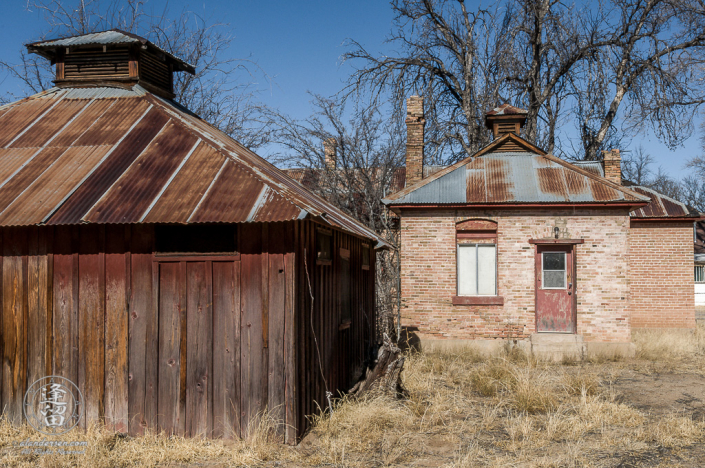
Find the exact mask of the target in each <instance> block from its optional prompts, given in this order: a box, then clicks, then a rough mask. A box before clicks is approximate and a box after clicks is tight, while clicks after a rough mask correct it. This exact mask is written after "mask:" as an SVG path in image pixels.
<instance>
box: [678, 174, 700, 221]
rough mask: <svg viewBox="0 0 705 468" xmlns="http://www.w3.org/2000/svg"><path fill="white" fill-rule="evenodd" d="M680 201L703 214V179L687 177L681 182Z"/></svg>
mask: <svg viewBox="0 0 705 468" xmlns="http://www.w3.org/2000/svg"><path fill="white" fill-rule="evenodd" d="M680 192H681V201H682V202H683V203H685V204H686V205H688V206H690V207H693V208H695V209H696V210H697V211H698V212H700V213H705V178H703V177H696V176H688V177H686V178H684V179H683V181H682V182H681V191H680Z"/></svg>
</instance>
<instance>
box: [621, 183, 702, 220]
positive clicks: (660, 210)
mask: <svg viewBox="0 0 705 468" xmlns="http://www.w3.org/2000/svg"><path fill="white" fill-rule="evenodd" d="M629 188H630V189H632V190H634V191H635V192H637V193H640V194H642V195H645V196H647V197H649V198H650V199H651V202H650V203H649V204H648V205H646V206H643V207H641V208H639V209H636V210H634V211H632V212H631V217H632V218H683V217H685V218H689V217H693V216H699V215H698V214H697V213H691V211H690V210H689V209H688V207H687V206H686V205H685V204H683V203H681V202H679V201H678V200H674V199H673V198H670V197H667V196H666V195H663V194H661V193H658V192H657V191H656V190H653V189H650V188H648V187H641V186H636V185H632V186H630V187H629Z"/></svg>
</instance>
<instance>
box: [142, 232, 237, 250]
mask: <svg viewBox="0 0 705 468" xmlns="http://www.w3.org/2000/svg"><path fill="white" fill-rule="evenodd" d="M154 235H155V247H156V251H157V253H158V254H169V255H204V254H206V255H207V254H228V253H229V254H234V253H236V252H237V232H236V228H235V226H234V225H232V224H231V225H227V224H190V225H172V224H158V225H157V226H155V228H154Z"/></svg>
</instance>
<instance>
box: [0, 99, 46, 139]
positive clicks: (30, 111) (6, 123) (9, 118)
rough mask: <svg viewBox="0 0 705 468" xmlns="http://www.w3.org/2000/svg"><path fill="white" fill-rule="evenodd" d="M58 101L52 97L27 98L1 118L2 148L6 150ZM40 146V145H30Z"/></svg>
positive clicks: (0, 136)
mask: <svg viewBox="0 0 705 468" xmlns="http://www.w3.org/2000/svg"><path fill="white" fill-rule="evenodd" d="M56 102H57V100H56V99H52V98H51V97H46V96H45V97H39V98H35V99H32V98H27V99H25V100H23V101H20V102H18V103H17V104H16V105H15V106H13V107H12V108H10V109H9V110H8V111H7V112H6V113H5V114H3V116H2V117H0V129H2V132H0V147H1V148H4V147H5V146H7V144H8V143H10V142H11V141H12V140H14V139H15V138H16V137H17V136H18V135H19V134H20V133H22V132H23V131H25V130H27V129H28V127H29V126H30V125H31V124H32V123H33V122H34V121H35V120H36V119H37V118H38V117H39V116H41V114H42V112H45V111H46V110H47V109H48V108H50V107H51V106H52V105H54V104H56ZM28 146H39V145H34V144H32V145H28Z"/></svg>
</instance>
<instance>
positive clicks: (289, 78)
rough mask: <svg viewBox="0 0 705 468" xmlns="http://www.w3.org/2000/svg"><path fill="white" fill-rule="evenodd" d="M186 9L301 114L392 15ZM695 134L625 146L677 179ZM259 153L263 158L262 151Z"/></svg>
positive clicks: (365, 0)
mask: <svg viewBox="0 0 705 468" xmlns="http://www.w3.org/2000/svg"><path fill="white" fill-rule="evenodd" d="M163 4H164V2H161V1H156V2H148V5H152V6H153V7H154V8H155V9H161V8H163V7H162V5H163ZM25 5H26V0H4V1H3V15H2V16H3V18H2V25H3V27H2V28H0V54H1V57H2V59H3V60H6V61H10V62H16V61H18V60H19V49H20V47H21V45H22V44H24V43H26V42H29V41H32V40H36V39H37V38H38V36H39V34H40V31H41V30H42V28H43V20H42V18H41V17H40V16H39V15H38V14H37V13H36V12H28V11H27V10H26V9H25ZM184 8H187V9H189V10H192V11H194V12H196V13H198V14H199V15H201V16H202V17H205V18H206V19H208V20H209V21H210V22H223V23H229V27H230V28H231V33H232V35H233V37H234V40H233V43H232V47H231V50H230V51H229V53H230V54H232V56H233V57H240V58H246V57H251V58H252V59H253V60H255V61H256V62H257V63H258V64H259V66H260V67H261V68H262V69H263V70H264V71H265V72H266V73H267V74H268V75H269V76H270V77H271V78H272V84H271V86H269V85H268V84H267V83H266V82H264V81H263V82H262V88H264V91H263V93H262V95H261V99H262V100H263V101H264V102H265V103H266V104H268V105H270V106H272V107H275V108H278V109H279V110H280V111H282V112H284V113H286V114H289V115H292V116H294V117H297V118H305V117H306V116H308V115H309V114H310V113H311V111H312V109H311V106H310V104H309V100H310V97H309V95H308V94H307V92H308V91H313V92H316V93H319V94H322V95H325V96H329V95H332V94H334V93H336V92H337V91H339V90H340V89H341V88H342V87H343V86H344V83H345V80H346V78H347V76H348V75H349V74H350V72H351V67H350V66H349V65H347V64H344V65H341V60H340V56H341V55H342V54H343V52H344V51H345V50H346V48H345V46H344V43H345V41H346V39H348V38H354V39H356V40H358V41H359V42H361V43H362V44H363V45H364V46H365V47H367V48H368V50H370V51H375V52H379V51H383V50H385V48H386V47H385V45H384V43H383V42H384V39H385V37H386V35H387V34H388V32H389V31H390V28H391V25H392V17H393V15H392V11H391V8H390V6H389V4H388V2H386V1H384V0H348V1H340V0H328V1H321V0H307V1H305V2H295V1H280V0H270V1H268V2H261V1H250V0H237V1H227V0H202V1H200V2H193V1H184V0H172V1H170V2H169V10H170V12H171V13H172V15H176V14H178V13H179V12H180V11H181V10H182V9H184ZM17 86H18V84H17V83H15V82H13V81H12V80H9V79H6V80H5V81H4V82H2V83H1V84H0V92H3V93H4V92H5V91H7V90H10V89H13V88H16V87H17ZM698 124H699V122H698ZM697 126H699V125H697ZM699 136H700V135H699V133H698V132H696V133H695V134H694V136H692V137H691V138H690V139H689V140H688V141H686V143H685V145H684V147H681V148H678V149H676V151H670V150H669V149H668V148H667V147H666V146H665V145H663V144H661V143H660V142H658V140H657V139H656V138H655V137H653V136H650V135H638V136H635V137H634V138H633V139H632V144H631V148H622V149H623V150H629V149H633V148H635V147H636V146H638V145H639V144H642V145H643V146H644V147H645V148H647V150H648V151H649V152H650V153H651V154H652V156H654V158H655V160H656V165H661V166H663V168H664V169H665V170H666V172H667V173H668V174H670V175H672V176H674V177H682V176H684V175H686V174H687V171H685V170H684V169H683V165H684V164H685V162H686V161H687V160H688V159H689V158H690V157H692V156H694V155H697V154H700V152H701V150H700V142H699ZM262 153H263V154H262V156H266V152H265V151H262ZM654 169H655V167H654Z"/></svg>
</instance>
